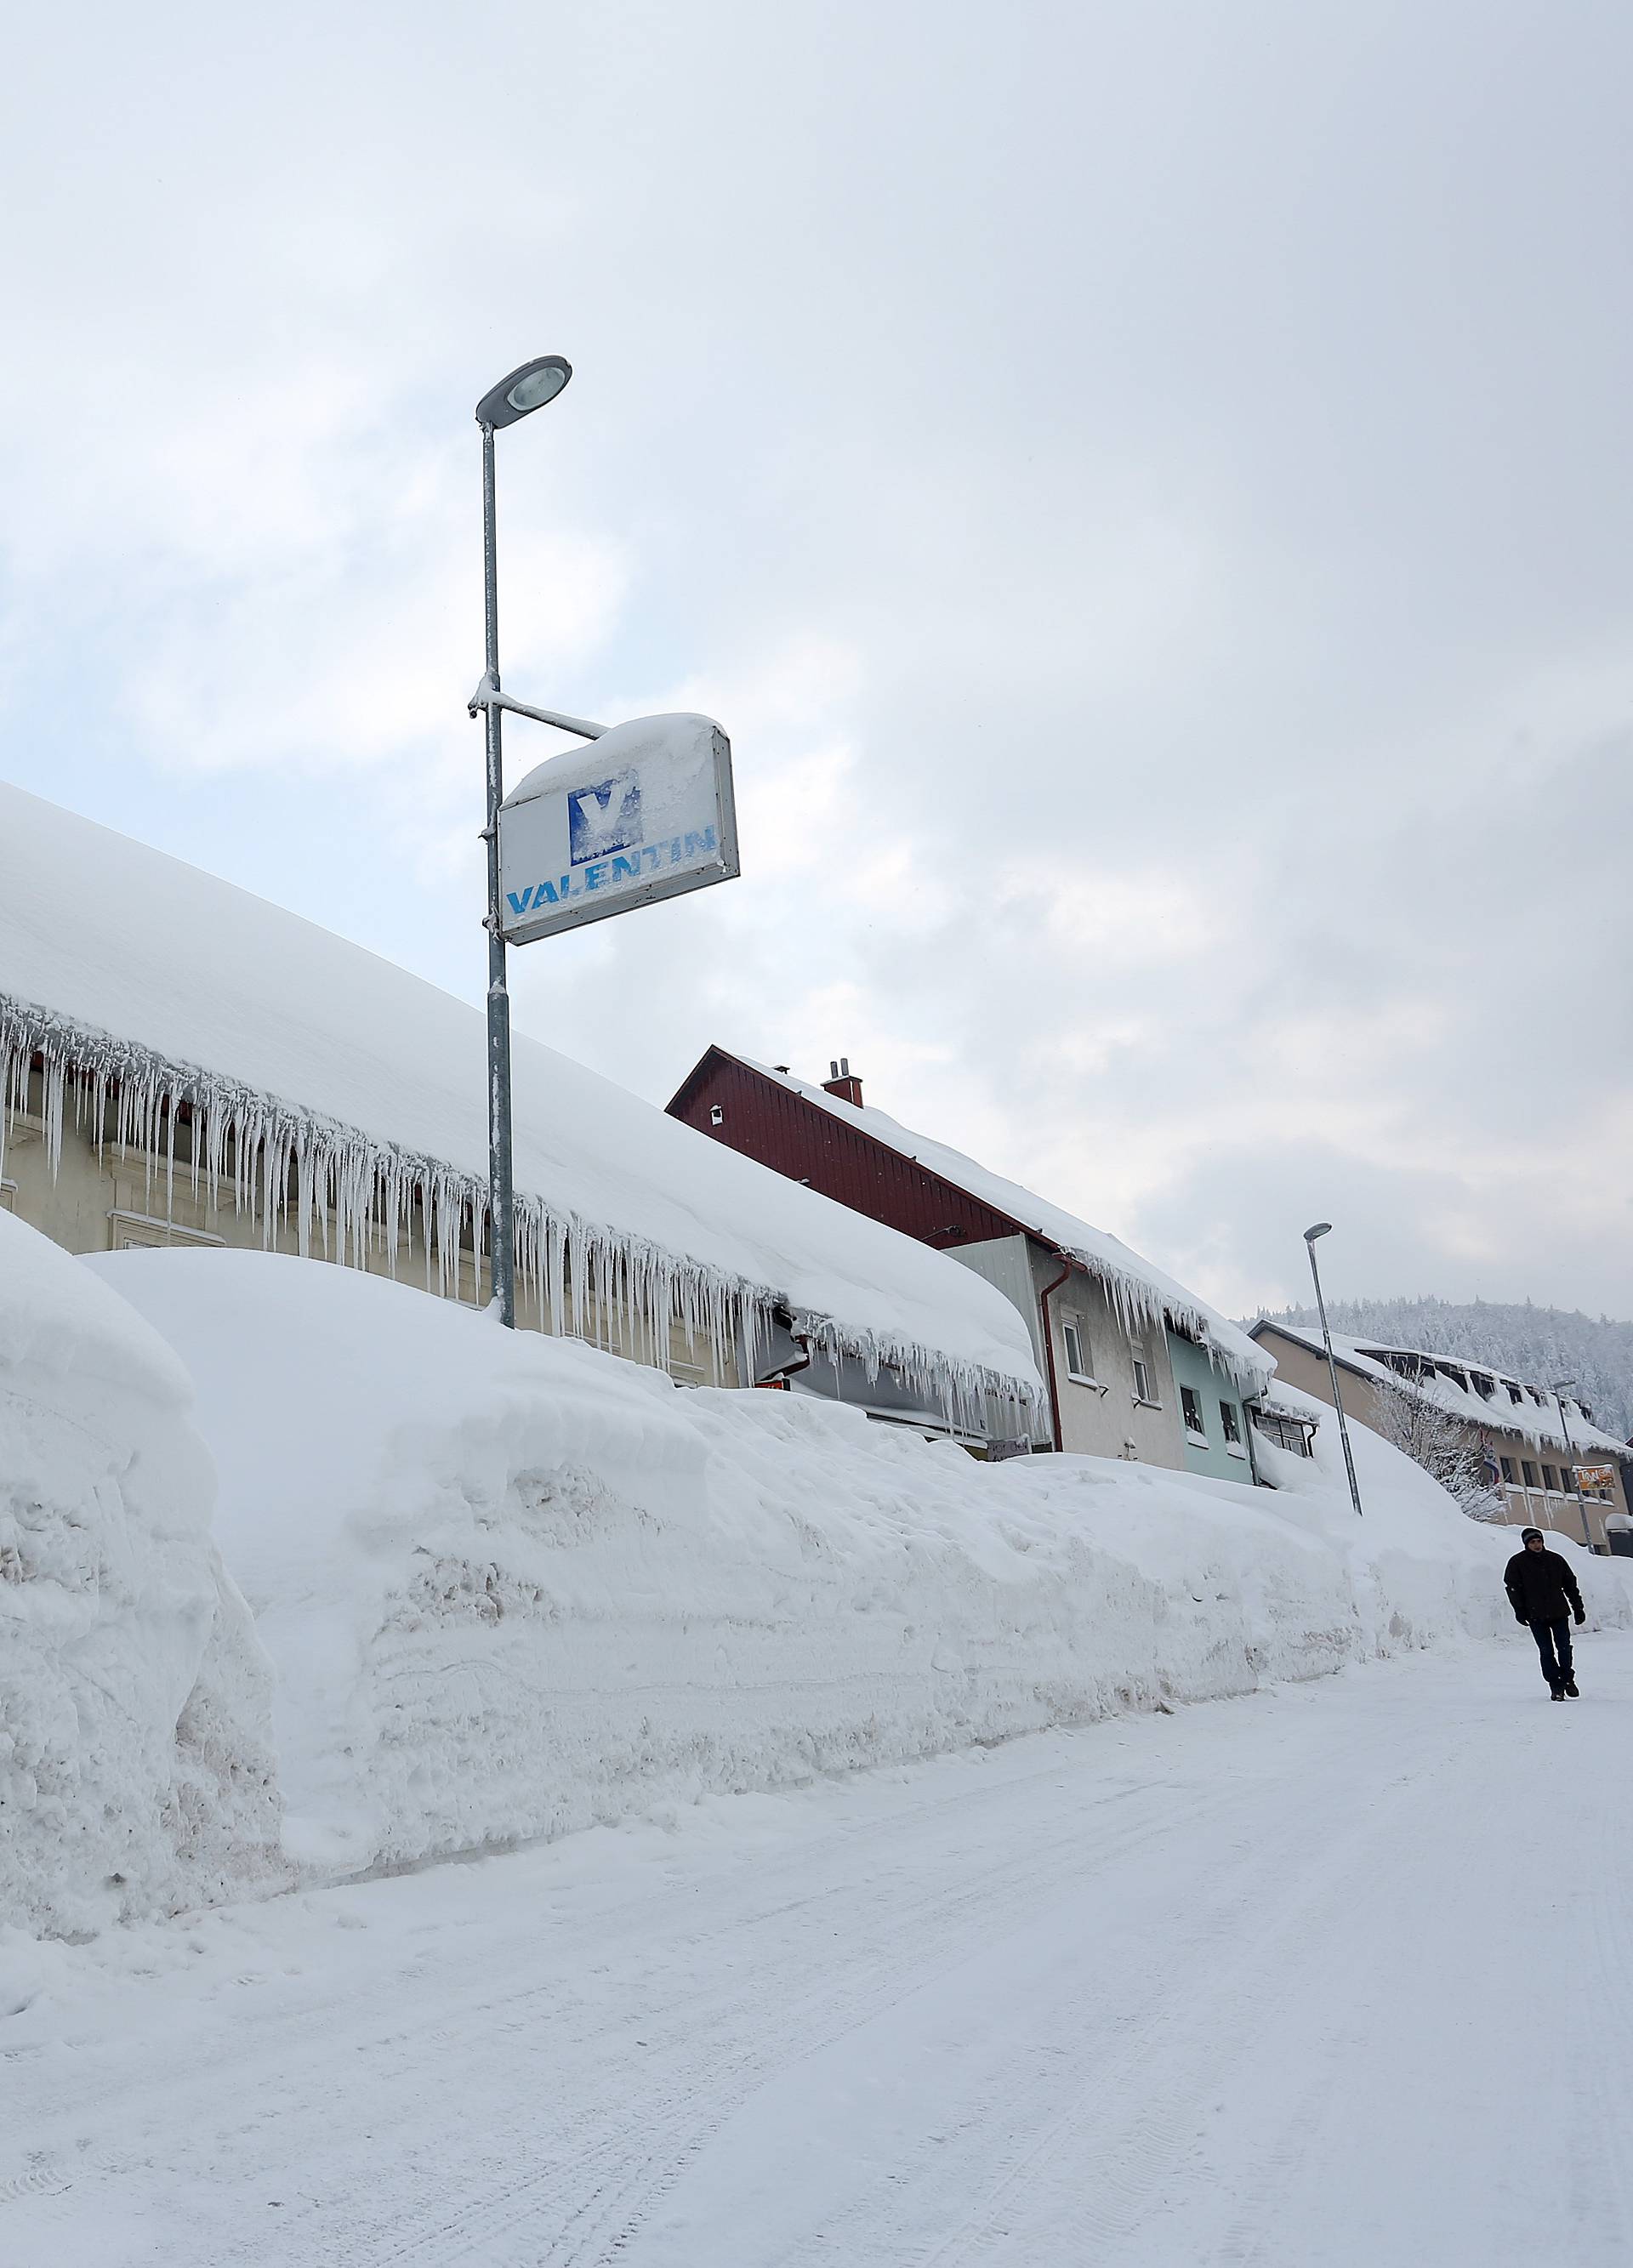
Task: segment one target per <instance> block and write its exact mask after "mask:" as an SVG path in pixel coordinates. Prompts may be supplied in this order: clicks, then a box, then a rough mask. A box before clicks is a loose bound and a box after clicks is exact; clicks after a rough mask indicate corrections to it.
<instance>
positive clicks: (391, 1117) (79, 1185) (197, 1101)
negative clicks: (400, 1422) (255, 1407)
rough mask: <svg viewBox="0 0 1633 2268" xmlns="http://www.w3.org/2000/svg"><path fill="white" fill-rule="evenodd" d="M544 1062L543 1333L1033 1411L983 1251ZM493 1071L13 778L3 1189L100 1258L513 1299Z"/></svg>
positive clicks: (761, 1377) (964, 1416)
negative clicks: (152, 1259) (958, 1248)
mask: <svg viewBox="0 0 1633 2268" xmlns="http://www.w3.org/2000/svg"><path fill="white" fill-rule="evenodd" d="M474 951H475V947H474V946H473V952H474ZM514 1081H515V1187H516V1207H517V1252H518V1274H519V1285H518V1301H517V1307H518V1315H519V1318H520V1320H521V1321H522V1322H526V1323H529V1324H531V1325H533V1326H535V1327H536V1328H538V1329H545V1330H550V1331H557V1332H561V1333H565V1334H567V1335H570V1336H573V1337H580V1338H583V1339H587V1340H588V1341H590V1342H591V1343H592V1344H595V1345H597V1346H600V1347H602V1348H603V1349H605V1350H606V1351H608V1352H610V1353H613V1354H618V1355H622V1356H624V1357H626V1358H628V1359H632V1360H633V1361H637V1362H641V1363H647V1364H650V1365H652V1366H655V1367H657V1368H659V1369H662V1370H666V1371H668V1372H669V1373H670V1374H671V1375H672V1376H673V1377H675V1378H676V1380H677V1381H682V1382H683V1383H686V1384H692V1385H709V1384H713V1385H743V1386H753V1385H757V1384H759V1383H762V1382H764V1381H766V1380H767V1379H768V1378H775V1377H776V1376H778V1375H779V1374H780V1372H781V1371H785V1370H787V1369H788V1368H789V1367H791V1366H792V1367H794V1368H798V1367H800V1366H802V1365H805V1366H809V1369H810V1370H811V1371H812V1372H813V1373H815V1374H817V1376H819V1377H822V1378H824V1380H825V1381H827V1383H828V1385H829V1388H830V1389H831V1392H832V1393H833V1394H835V1395H838V1396H839V1397H840V1398H843V1399H845V1400H846V1401H853V1402H857V1403H861V1404H862V1406H864V1407H865V1408H867V1409H868V1410H869V1411H870V1412H871V1413H873V1414H876V1415H879V1416H883V1417H890V1418H898V1419H899V1420H900V1421H901V1422H903V1423H906V1424H912V1425H919V1426H920V1427H922V1428H923V1429H924V1430H929V1431H936V1430H943V1431H944V1430H950V1431H952V1432H955V1433H957V1434H959V1435H960V1436H962V1437H964V1438H967V1439H971V1440H979V1439H982V1438H985V1437H986V1435H987V1434H988V1433H989V1432H996V1433H997V1434H998V1435H1000V1436H1001V1437H1002V1438H1006V1439H1007V1438H1009V1437H1010V1436H1012V1435H1013V1434H1014V1433H1015V1432H1016V1431H1017V1430H1018V1429H1019V1428H1020V1427H1022V1426H1023V1425H1025V1424H1027V1423H1029V1422H1030V1412H1031V1409H1032V1407H1033V1406H1035V1405H1037V1404H1038V1403H1040V1402H1041V1395H1042V1389H1041V1384H1040V1381H1039V1380H1038V1373H1037V1371H1036V1369H1035V1367H1034V1364H1033V1360H1032V1356H1031V1349H1030V1347H1029V1345H1028V1343H1027V1338H1026V1334H1025V1332H1024V1331H1023V1329H1021V1327H1020V1325H1019V1324H1018V1322H1017V1321H1016V1316H1015V1314H1014V1312H1013V1310H1012V1309H1011V1308H1010V1307H1009V1306H1008V1304H1007V1303H1006V1302H1005V1301H1004V1300H1002V1299H1001V1298H1000V1297H999V1296H998V1295H997V1294H996V1293H995V1292H993V1291H992V1290H991V1289H990V1288H989V1287H988V1286H986V1285H978V1284H976V1283H974V1282H972V1279H971V1278H970V1277H969V1275H968V1273H967V1271H965V1270H963V1269H959V1268H955V1267H952V1266H950V1264H949V1263H946V1262H945V1261H943V1260H942V1259H940V1258H939V1257H937V1256H935V1254H934V1253H929V1252H927V1251H925V1250H924V1249H923V1248H922V1246H921V1245H920V1243H918V1242H916V1241H913V1240H911V1239H909V1238H906V1237H902V1236H897V1235H893V1234H891V1233H890V1232H889V1231H888V1230H886V1229H884V1228H882V1227H880V1226H876V1224H875V1223H874V1222H872V1221H865V1220H861V1219H858V1218H857V1216H856V1215H855V1214H854V1213H853V1212H851V1211H846V1209H845V1208H843V1207H842V1206H839V1205H836V1204H828V1203H827V1202H826V1201H825V1200H824V1199H823V1198H821V1197H817V1196H814V1195H813V1194H812V1193H811V1192H810V1191H809V1190H808V1189H792V1188H790V1187H789V1186H788V1184H787V1182H785V1181H783V1180H781V1179H780V1178H779V1177H778V1176H777V1175H774V1174H770V1173H766V1172H765V1171H763V1170H762V1169H761V1168H759V1167H755V1166H753V1165H751V1164H750V1163H749V1162H748V1161H747V1160H743V1159H742V1158H738V1157H734V1156H732V1155H730V1154H729V1153H728V1152H722V1151H721V1150H720V1148H719V1146H718V1145H715V1144H713V1143H709V1142H702V1141H698V1139H697V1138H696V1137H695V1136H693V1135H691V1133H689V1132H688V1131H687V1130H686V1129H685V1128H684V1127H682V1126H678V1125H676V1123H674V1121H673V1120H672V1119H670V1118H669V1117H666V1116H664V1114H663V1113H662V1112H661V1111H660V1110H657V1109H655V1108H654V1107H653V1106H652V1105H651V1104H650V1103H647V1102H643V1101H640V1100H639V1098H637V1097H636V1096H635V1095H632V1094H627V1093H625V1092H624V1089H622V1088H621V1087H617V1086H613V1085H612V1083H611V1082H610V1080H607V1079H602V1078H599V1077H598V1076H597V1075H596V1074H595V1072H594V1071H587V1070H586V1069H585V1068H584V1067H583V1066H582V1065H581V1064H575V1063H572V1062H570V1061H568V1059H567V1058H566V1057H563V1056H558V1055H557V1054H555V1053H554V1052H553V1051H552V1050H551V1049H549V1048H544V1047H541V1046H540V1045H539V1044H538V1043H537V1042H535V1041H532V1040H528V1039H526V1038H524V1037H521V1035H518V1037H517V1039H516V1042H515V1046H514ZM486 1091H487V1041H486V1032H485V1027H484V1018H483V1015H482V1013H481V1011H480V1010H479V1009H477V1008H473V1007H471V1006H469V1005H468V1004H467V1003H465V1002H464V1001H462V1000H456V999H454V998H450V997H449V996H448V995H447V993H445V992H440V991H439V990H437V989H436V988H435V987H434V986H433V985H430V984H426V983H422V982H421V980H420V979H419V978H417V977H416V976H410V974H409V972H408V971H407V970H406V969H403V968H395V967H394V966H393V965H392V964H391V963H390V962H389V961H382V960H381V959H380V958H379V957H378V955H376V954H372V953H366V952H365V951H364V950H363V949H362V948H361V947H360V946H355V945H350V944H348V943H347V942H346V941H345V940H344V939H342V938H338V937H335V936H331V935H330V934H329V932H327V931H325V930H321V929H319V928H317V927H316V926H315V925H314V924H313V923H311V922H307V921H302V920H300V919H299V917H297V916H295V915H293V914H291V913H287V912H285V911H284V910H283V909H281V908H279V907H277V906H272V905H269V904H267V903H266V902H265V901H264V900H262V899H260V898H256V897H255V896H252V895H251V894H250V893H249V892H248V891H247V890H240V889H236V888H234V887H233V886H232V885H231V884H230V883H227V882H224V881H220V880H217V879H216V878H215V877H214V876H212V875H209V874H204V873H200V872H199V871H198V870H197V869H196V868H195V867H192V866H188V865H183V864H182V863H181V861H180V860H178V859H175V858H166V857H165V856H163V855H162V854H161V853H160V852H159V851H151V850H149V849H147V848H145V847H144V845H142V844H140V843H132V842H130V841H129V840H127V839H126V838H125V837H124V836H120V835H116V834H114V833H112V832H110V831H109V830H108V829H107V828H102V827H97V826H94V825H92V823H91V822H90V821H87V820H84V819H80V818H77V817H76V816H74V814H71V813H70V812H66V811H60V810H58V809H56V808H55V806H53V805H51V804H48V803H43V802H41V801H40V800H39V799H37V798H35V797H33V796H30V795H26V794H24V793H22V792H20V791H18V789H15V788H11V787H8V786H6V785H4V784H0V1205H4V1206H5V1207H6V1208H8V1209H9V1210H11V1211H15V1212H17V1213H18V1214H19V1215H21V1217H22V1218H23V1219H26V1220H27V1221H29V1222H31V1223H32V1224H33V1226H35V1227H36V1228H38V1229H40V1230H41V1231H42V1232H43V1233H45V1234H46V1235H48V1236H50V1237H52V1238H54V1239H55V1241H57V1242H58V1243H59V1244H62V1245H64V1246H65V1247H66V1248H68V1250H70V1252H87V1253H88V1252H105V1251H107V1250H110V1249H112V1250H118V1249H120V1248H122V1247H124V1246H129V1245H133V1244H134V1245H192V1246H196V1247H201V1248H212V1247H216V1246H220V1245H250V1246H258V1247H262V1248H266V1249H268V1250H271V1251H278V1252H288V1253H295V1254H299V1255H303V1256H312V1257H314V1258H319V1259H329V1260H334V1261H337V1262H344V1263H348V1264H350V1265H351V1266H354V1267H359V1268H366V1269H368V1270H373V1272H375V1273H377V1274H381V1275H389V1276H401V1277H403V1278H405V1279H406V1280H407V1281H408V1282H410V1283H423V1284H424V1285H425V1288H426V1290H428V1291H433V1292H440V1293H442V1294H443V1295H445V1296H447V1297H448V1298H452V1299H456V1300H464V1301H466V1302H468V1303H482V1302H484V1301H485V1300H486V1299H487V1297H488V1294H489V1283H488V1267H487V1202H488V1200H487V1123H486Z"/></svg>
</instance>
